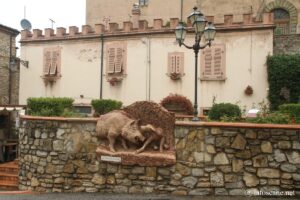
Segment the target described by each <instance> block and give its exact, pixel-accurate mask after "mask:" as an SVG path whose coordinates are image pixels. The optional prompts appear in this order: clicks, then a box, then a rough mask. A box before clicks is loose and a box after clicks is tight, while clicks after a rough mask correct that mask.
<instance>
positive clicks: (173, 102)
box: [160, 94, 194, 115]
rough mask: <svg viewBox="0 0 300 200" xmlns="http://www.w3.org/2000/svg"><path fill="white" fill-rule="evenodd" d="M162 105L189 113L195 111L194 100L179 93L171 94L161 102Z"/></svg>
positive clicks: (173, 110) (171, 109)
mask: <svg viewBox="0 0 300 200" xmlns="http://www.w3.org/2000/svg"><path fill="white" fill-rule="evenodd" d="M160 105H162V106H163V107H164V108H166V109H167V110H169V111H172V112H178V113H181V112H182V113H183V114H188V115H192V114H193V112H194V108H193V104H192V102H191V101H190V100H189V99H188V98H186V97H185V96H182V95H179V94H170V95H169V96H167V97H165V98H164V99H163V100H162V101H161V102H160Z"/></svg>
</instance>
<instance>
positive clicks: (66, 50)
mask: <svg viewBox="0 0 300 200" xmlns="http://www.w3.org/2000/svg"><path fill="white" fill-rule="evenodd" d="M45 47H47V48H49V47H60V48H61V55H62V59H61V66H62V67H61V74H62V77H61V78H60V79H59V80H58V81H57V82H56V83H55V84H53V85H51V84H48V85H45V84H44V81H43V79H42V78H41V76H42V74H43V50H44V48H45ZM99 52H100V45H99V43H97V42H95V41H89V42H79V41H78V42H74V41H73V42H54V43H47V44H43V43H42V44H30V45H22V46H21V58H22V59H24V60H28V61H29V63H30V66H29V68H28V69H27V68H21V81H20V82H21V84H20V102H21V103H22V104H25V103H26V99H27V98H28V97H72V98H74V99H75V100H76V102H80V103H89V102H90V100H91V99H92V98H98V97H99V90H100V89H99V88H100V84H99V83H100V59H99V56H100V53H99ZM80 95H84V98H83V99H82V98H80Z"/></svg>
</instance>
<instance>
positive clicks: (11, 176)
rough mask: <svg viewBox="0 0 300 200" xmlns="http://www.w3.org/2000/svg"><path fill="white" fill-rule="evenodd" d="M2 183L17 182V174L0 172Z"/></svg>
mask: <svg viewBox="0 0 300 200" xmlns="http://www.w3.org/2000/svg"><path fill="white" fill-rule="evenodd" d="M2 181H16V182H17V181H18V174H17V173H7V172H0V182H2Z"/></svg>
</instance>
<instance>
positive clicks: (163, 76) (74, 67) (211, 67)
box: [20, 13, 274, 110]
mask: <svg viewBox="0 0 300 200" xmlns="http://www.w3.org/2000/svg"><path fill="white" fill-rule="evenodd" d="M271 16H272V15H271V14H269V13H267V14H265V16H264V18H263V19H264V21H263V22H260V23H257V22H254V21H252V20H251V15H248V14H247V15H244V16H243V17H244V20H243V23H239V22H235V21H234V17H233V16H227V17H226V20H225V21H224V22H223V23H220V24H218V25H217V30H218V31H217V36H216V39H215V41H214V42H213V45H212V47H211V48H207V49H205V50H203V51H202V52H201V55H200V59H199V74H198V84H199V91H198V95H199V96H198V98H199V104H200V105H199V107H200V108H199V109H200V110H203V109H206V108H209V107H211V106H212V103H213V101H215V102H231V103H238V102H240V104H241V106H246V107H247V108H250V107H251V106H252V105H253V103H259V102H261V101H263V100H265V98H266V96H267V90H268V83H267V70H266V65H265V63H266V58H267V56H268V55H271V54H272V51H273V29H274V25H273V22H272V19H271V18H272V17H271ZM178 21H179V20H178V19H174V18H173V19H170V26H167V27H166V26H163V20H162V19H155V20H154V21H153V22H151V23H150V22H147V21H145V20H139V21H138V27H137V28H133V24H134V22H125V23H123V28H121V29H120V28H119V27H120V26H118V24H116V23H109V29H108V30H106V28H105V25H101V24H100V25H99V24H98V25H95V26H94V28H92V27H91V26H89V25H85V26H83V27H82V32H79V29H78V27H70V28H69V31H68V33H67V32H66V29H64V28H58V29H57V30H56V33H55V32H54V30H52V29H46V30H45V32H44V33H43V32H42V31H41V30H33V32H32V33H31V32H29V31H22V39H21V58H22V59H23V60H28V61H29V62H30V67H29V68H28V69H27V68H22V69H21V74H22V76H21V87H20V102H21V103H26V99H27V98H28V97H52V96H55V97H72V98H74V99H75V100H76V101H75V102H76V103H77V104H89V103H90V101H91V99H97V98H104V99H117V100H121V101H122V102H123V103H124V105H129V104H131V103H133V102H135V101H139V100H152V101H155V102H160V101H161V100H162V99H163V98H164V97H166V96H168V95H169V94H170V93H173V94H174V93H177V94H181V95H184V96H187V97H188V98H189V99H191V100H192V99H193V98H194V70H195V68H194V62H195V60H194V53H193V52H192V51H190V50H188V49H185V48H183V47H182V48H181V47H179V45H178V44H177V42H176V41H175V34H174V28H175V27H176V25H177V23H178ZM148 24H153V25H154V26H153V27H148ZM189 30H190V31H189V34H188V35H187V38H186V42H187V43H189V44H192V43H193V41H194V33H193V30H192V28H190V29H189ZM102 47H103V49H102ZM101 71H102V73H101ZM101 86H102V87H101ZM248 86H250V87H252V88H253V91H254V93H253V94H252V95H247V94H245V89H246V88H247V87H248Z"/></svg>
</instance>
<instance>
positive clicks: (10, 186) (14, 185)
mask: <svg viewBox="0 0 300 200" xmlns="http://www.w3.org/2000/svg"><path fill="white" fill-rule="evenodd" d="M18 185H19V183H18V181H0V190H18Z"/></svg>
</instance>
